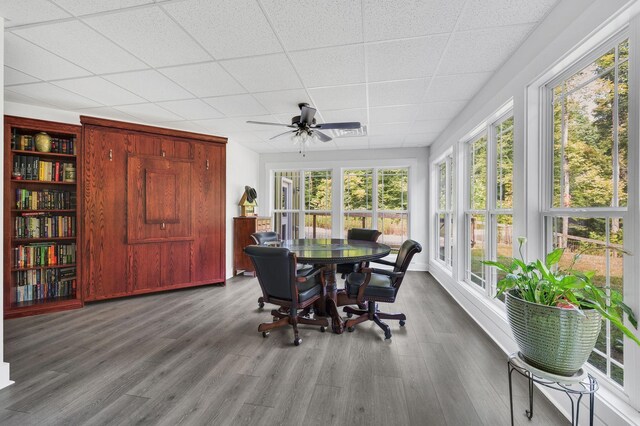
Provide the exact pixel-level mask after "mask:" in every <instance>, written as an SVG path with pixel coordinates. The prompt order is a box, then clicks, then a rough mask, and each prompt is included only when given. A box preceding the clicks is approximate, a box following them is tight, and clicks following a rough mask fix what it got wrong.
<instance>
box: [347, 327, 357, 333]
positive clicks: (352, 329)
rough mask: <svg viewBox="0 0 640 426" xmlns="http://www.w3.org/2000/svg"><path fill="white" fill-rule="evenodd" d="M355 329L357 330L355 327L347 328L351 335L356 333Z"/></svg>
mask: <svg viewBox="0 0 640 426" xmlns="http://www.w3.org/2000/svg"><path fill="white" fill-rule="evenodd" d="M355 329H356V328H355V327H347V331H348V332H349V333H353V332H354V331H355Z"/></svg>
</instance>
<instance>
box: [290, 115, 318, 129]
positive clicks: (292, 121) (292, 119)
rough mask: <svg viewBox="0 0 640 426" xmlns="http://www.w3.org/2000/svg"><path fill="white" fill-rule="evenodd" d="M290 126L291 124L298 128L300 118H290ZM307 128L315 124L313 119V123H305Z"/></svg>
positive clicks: (297, 116)
mask: <svg viewBox="0 0 640 426" xmlns="http://www.w3.org/2000/svg"><path fill="white" fill-rule="evenodd" d="M291 124H293V125H294V126H300V124H301V123H300V116H299V115H296V116H294V117H292V118H291ZM306 124H307V125H308V126H313V125H314V124H316V119H315V118H314V119H313V121H312V122H311V123H306Z"/></svg>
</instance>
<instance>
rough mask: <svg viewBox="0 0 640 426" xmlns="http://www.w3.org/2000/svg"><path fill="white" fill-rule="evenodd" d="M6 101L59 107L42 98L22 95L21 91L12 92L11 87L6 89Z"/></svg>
mask: <svg viewBox="0 0 640 426" xmlns="http://www.w3.org/2000/svg"><path fill="white" fill-rule="evenodd" d="M4 101H5V102H14V103H17V104H27V105H37V106H40V107H48V108H57V106H56V105H52V104H49V103H46V102H44V101H42V100H40V99H35V98H32V97H29V96H25V95H22V94H20V93H16V92H12V91H11V88H10V87H9V88H7V89H5V91H4Z"/></svg>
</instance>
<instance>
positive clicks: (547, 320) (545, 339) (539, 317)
mask: <svg viewBox="0 0 640 426" xmlns="http://www.w3.org/2000/svg"><path fill="white" fill-rule="evenodd" d="M514 294H516V293H515V292H514V290H511V291H510V292H508V293H507V299H506V305H507V317H508V319H509V325H510V326H511V331H512V332H513V336H514V337H515V339H516V342H517V343H518V347H519V348H520V352H522V355H523V356H524V358H525V360H526V361H527V362H528V363H529V364H531V365H532V366H534V367H537V368H539V369H541V370H544V371H548V372H550V373H554V374H559V375H562V376H571V375H573V374H574V373H575V372H576V371H578V370H579V369H580V368H581V367H582V366H583V365H584V363H585V362H587V359H588V358H589V355H590V354H591V351H592V350H593V347H594V346H595V344H596V340H597V338H598V334H599V333H600V321H601V316H600V313H598V312H597V311H595V310H593V309H587V310H583V311H582V312H583V313H584V315H581V314H580V313H579V312H576V311H575V310H571V309H561V308H556V307H554V306H545V305H539V304H537V303H531V302H527V301H525V300H522V299H520V298H519V297H517V296H515V295H514Z"/></svg>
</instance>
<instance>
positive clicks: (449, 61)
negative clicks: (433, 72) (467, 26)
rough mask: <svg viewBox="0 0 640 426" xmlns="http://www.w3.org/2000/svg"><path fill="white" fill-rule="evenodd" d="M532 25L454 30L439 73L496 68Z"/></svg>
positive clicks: (513, 49)
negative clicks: (463, 30)
mask: <svg viewBox="0 0 640 426" xmlns="http://www.w3.org/2000/svg"><path fill="white" fill-rule="evenodd" d="M532 29H533V25H532V24H525V25H517V26H509V27H501V28H491V29H485V30H475V31H465V32H456V33H454V34H453V35H452V36H451V40H450V42H449V45H448V47H447V50H446V52H445V53H444V55H443V56H442V62H441V64H440V68H439V69H438V74H440V75H447V74H461V73H466V72H469V71H472V72H484V71H494V70H495V69H497V68H498V67H499V66H500V65H501V64H502V63H503V62H504V61H505V60H507V58H509V56H511V54H512V53H513V52H514V51H515V50H516V48H517V47H518V46H519V45H520V44H521V43H522V42H523V41H524V39H525V37H526V36H527V35H528V34H529V32H530V31H531V30H532Z"/></svg>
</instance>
